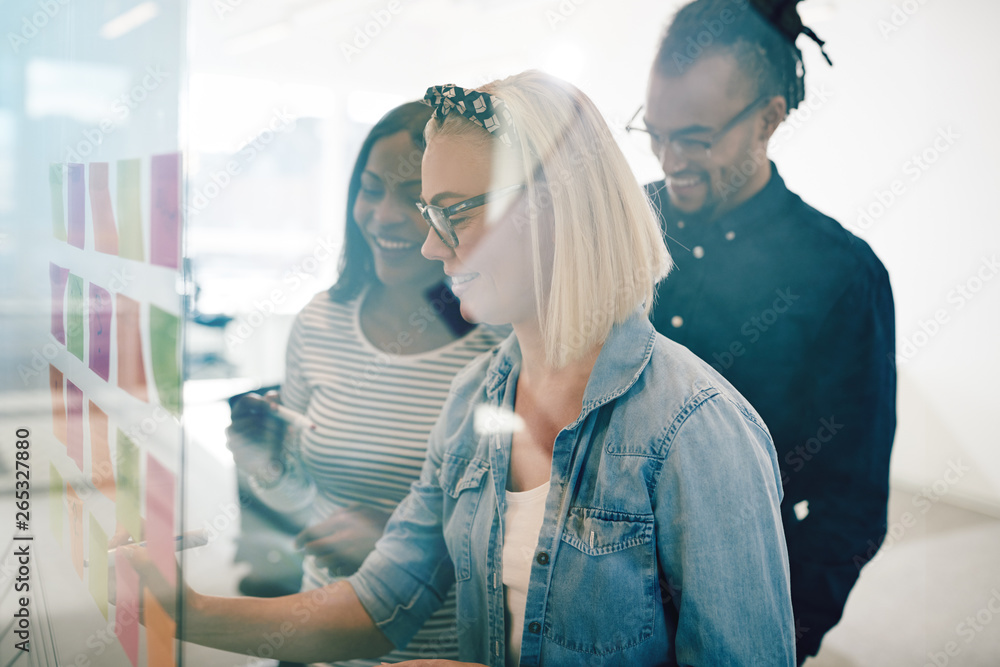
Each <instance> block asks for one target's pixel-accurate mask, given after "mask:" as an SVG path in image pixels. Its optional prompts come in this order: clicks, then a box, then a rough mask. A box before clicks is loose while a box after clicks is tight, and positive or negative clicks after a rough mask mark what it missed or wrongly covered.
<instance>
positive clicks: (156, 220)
mask: <svg viewBox="0 0 1000 667" xmlns="http://www.w3.org/2000/svg"><path fill="white" fill-rule="evenodd" d="M149 171H150V180H151V183H152V185H151V188H150V204H151V210H150V215H149V226H150V250H149V259H150V261H151V262H152V263H153V264H159V265H160V266H166V267H170V268H172V269H176V268H178V267H179V266H180V247H181V226H180V215H179V211H180V201H181V199H180V187H179V183H180V172H181V165H180V154H179V153H168V154H167V155H154V156H153V158H152V163H151V165H150V169H149Z"/></svg>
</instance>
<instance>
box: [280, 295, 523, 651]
mask: <svg viewBox="0 0 1000 667" xmlns="http://www.w3.org/2000/svg"><path fill="white" fill-rule="evenodd" d="M363 299H364V294H361V295H360V296H358V297H356V298H355V299H352V300H351V301H349V302H347V303H336V302H334V301H332V300H331V299H330V296H329V294H328V293H327V292H321V293H319V294H317V295H316V296H315V297H314V298H313V299H312V301H310V302H309V304H308V305H307V306H306V307H305V308H304V309H303V310H302V312H300V313H299V315H298V316H297V318H296V320H295V324H294V325H293V327H292V332H291V336H290V338H289V341H288V353H287V371H286V378H285V382H284V384H283V385H282V388H281V401H282V403H283V404H284V405H286V406H288V407H289V408H291V409H292V410H296V411H298V412H302V413H304V414H305V415H306V416H307V417H308V418H309V420H310V421H312V422H313V423H314V424H315V425H316V428H315V430H312V431H309V430H306V431H303V433H302V439H301V441H300V443H299V447H300V454H301V458H302V461H303V464H304V467H305V469H306V471H307V472H308V473H309V474H310V475H311V476H312V478H313V480H314V481H315V483H316V486H317V488H318V495H317V501H316V506H315V519H314V520H315V521H319V520H322V519H324V518H326V517H327V516H329V515H330V514H332V513H333V512H334V511H336V510H338V509H340V508H342V507H345V506H347V505H349V504H351V503H355V502H360V503H365V504H368V505H372V506H375V507H377V508H379V509H382V510H383V511H386V512H392V511H393V510H394V509H395V508H396V505H398V504H399V502H400V501H401V500H402V499H403V498H404V497H405V496H406V494H407V493H408V491H409V488H410V484H411V483H412V482H413V481H414V480H416V479H417V477H418V476H419V475H420V470H421V467H422V465H423V462H424V457H425V454H426V450H427V438H428V436H429V434H430V430H431V427H432V426H433V425H434V422H435V421H436V420H437V417H438V413H439V412H440V411H441V407H442V405H443V404H444V401H445V398H446V397H447V395H448V390H449V388H450V386H451V380H452V378H453V377H454V376H455V374H456V373H457V372H458V371H459V370H460V369H462V368H463V367H464V366H465V365H467V364H468V363H469V362H470V361H472V360H473V359H474V358H475V357H477V356H478V355H480V354H483V353H485V352H488V351H489V350H490V349H491V348H493V347H494V346H495V345H497V344H498V343H499V342H500V341H501V340H503V339H504V338H506V336H507V333H508V331H509V330H505V329H502V328H493V327H487V326H478V327H476V328H475V329H473V330H472V331H470V332H469V333H467V334H466V335H465V336H463V337H462V338H459V339H457V340H455V341H452V342H451V343H449V344H447V345H445V346H443V347H440V348H437V349H434V350H430V351H427V352H422V353H418V354H406V353H405V352H406V350H405V345H404V343H405V342H406V341H408V340H410V338H409V337H408V336H404V335H400V337H398V338H397V341H399V343H400V345H399V353H398V354H390V353H388V352H384V351H382V350H380V349H378V348H376V347H375V346H374V345H372V344H371V343H370V342H369V341H368V339H367V338H366V337H365V335H364V333H363V332H362V330H361V324H360V316H359V313H360V306H361V303H362V301H363ZM421 305H423V304H421ZM424 312H425V313H426V311H424ZM424 317H425V315H424V314H421V312H420V311H419V310H418V309H414V313H413V315H411V316H410V317H409V319H408V321H409V323H410V324H411V326H412V329H411V330H410V331H407V332H401V334H403V333H405V334H408V335H409V336H412V335H414V334H417V333H420V332H421V331H422V330H423V329H422V328H421V327H426V326H427V320H426V319H424ZM393 351H394V352H395V351H396V350H395V349H394V350H393ZM330 581H331V577H330V576H329V575H328V574H327V572H326V571H325V570H322V569H320V568H318V567H316V566H315V564H314V563H313V562H312V559H311V558H307V559H306V564H305V580H304V587H305V588H316V587H319V586H323V585H326V584H328V583H330ZM457 656H458V648H457V640H456V635H455V598H454V594H453V593H452V594H451V595H449V596H448V599H447V601H446V602H445V605H444V607H442V609H440V610H439V611H438V612H437V613H436V614H435V615H434V616H432V617H431V619H430V620H429V621H428V622H427V624H426V625H425V626H424V628H423V629H422V630H421V631H420V632H419V633H418V634H417V635H416V636H415V637H414V638H413V640H412V641H411V642H410V644H409V645H408V646H407V647H406V648H405V650H402V651H394V652H393V653H391V654H390V655H389V656H386V657H385V659H386V660H391V661H398V660H412V659H418V658H425V659H426V658H444V659H456V658H457ZM378 663H379V661H377V660H376V661H353V662H350V663H343V664H346V665H351V666H352V667H353V666H355V665H358V666H360V665H376V664H378Z"/></svg>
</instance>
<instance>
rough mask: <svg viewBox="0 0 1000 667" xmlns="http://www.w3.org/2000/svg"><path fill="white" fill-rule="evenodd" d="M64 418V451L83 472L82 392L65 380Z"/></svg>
mask: <svg viewBox="0 0 1000 667" xmlns="http://www.w3.org/2000/svg"><path fill="white" fill-rule="evenodd" d="M66 418H67V420H68V425H67V428H66V434H67V438H68V439H67V442H66V451H67V453H68V454H69V457H70V458H71V459H73V461H74V462H75V463H76V467H77V468H79V469H80V470H83V392H82V391H81V390H80V388H79V387H77V386H76V385H75V384H73V382H72V381H70V380H66Z"/></svg>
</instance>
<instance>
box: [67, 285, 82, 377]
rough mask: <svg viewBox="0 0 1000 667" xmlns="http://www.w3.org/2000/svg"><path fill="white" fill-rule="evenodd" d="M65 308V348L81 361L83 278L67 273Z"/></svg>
mask: <svg viewBox="0 0 1000 667" xmlns="http://www.w3.org/2000/svg"><path fill="white" fill-rule="evenodd" d="M68 284H69V292H68V297H67V301H68V306H67V308H66V349H68V350H69V351H70V354H72V355H73V356H75V357H76V358H77V359H79V360H80V361H83V278H81V277H80V276H74V275H73V274H72V273H71V274H69V283H68Z"/></svg>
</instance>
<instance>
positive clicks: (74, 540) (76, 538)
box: [66, 484, 83, 581]
mask: <svg viewBox="0 0 1000 667" xmlns="http://www.w3.org/2000/svg"><path fill="white" fill-rule="evenodd" d="M66 505H67V508H68V509H69V544H70V558H71V559H72V560H73V567H74V568H76V573H77V575H78V576H79V577H80V580H81V581H82V580H83V501H82V500H80V496H79V495H77V493H76V491H75V490H74V489H73V486H72V485H71V484H67V485H66Z"/></svg>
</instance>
